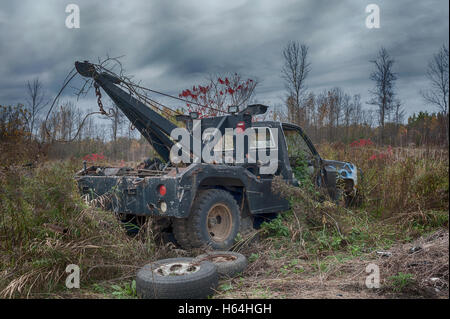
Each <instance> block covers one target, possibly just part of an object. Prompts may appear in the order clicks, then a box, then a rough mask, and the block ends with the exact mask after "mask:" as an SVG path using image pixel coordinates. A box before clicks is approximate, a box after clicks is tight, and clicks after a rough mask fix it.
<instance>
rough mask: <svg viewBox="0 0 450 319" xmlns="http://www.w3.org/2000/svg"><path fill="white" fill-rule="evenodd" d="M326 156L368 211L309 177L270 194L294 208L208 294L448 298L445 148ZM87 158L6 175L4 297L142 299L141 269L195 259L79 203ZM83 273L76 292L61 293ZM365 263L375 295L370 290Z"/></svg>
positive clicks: (325, 148)
mask: <svg viewBox="0 0 450 319" xmlns="http://www.w3.org/2000/svg"><path fill="white" fill-rule="evenodd" d="M319 151H320V153H321V154H322V156H323V157H324V158H327V159H336V160H346V161H352V162H353V163H355V164H356V165H357V166H358V167H360V168H361V169H362V171H363V172H364V175H363V178H362V179H361V180H360V185H359V190H360V192H361V194H362V198H363V200H362V205H361V206H359V207H357V208H355V207H352V208H348V209H347V208H344V207H343V206H342V205H336V204H335V203H333V202H331V201H328V200H325V201H322V202H319V201H316V200H314V198H315V196H317V191H316V190H315V189H313V188H311V187H309V186H308V184H307V182H306V181H305V182H304V183H305V184H304V186H305V187H302V188H293V187H290V186H287V185H285V184H284V183H283V182H282V181H276V182H274V186H273V187H274V190H275V191H277V192H280V193H281V194H282V195H283V196H286V197H287V198H289V199H290V200H291V204H292V209H291V210H290V211H288V212H285V213H283V214H282V215H280V216H279V217H277V218H276V219H274V220H273V221H272V222H270V223H265V224H263V225H262V227H261V228H260V229H259V230H257V231H255V232H254V233H253V234H252V235H251V236H250V237H248V238H240V240H239V241H238V242H237V243H236V246H235V250H237V251H241V252H242V253H244V254H245V255H246V256H247V258H248V259H249V266H248V268H247V270H246V271H245V272H244V273H242V274H241V275H240V276H238V277H236V278H230V279H228V280H222V281H221V283H220V286H219V288H218V291H217V294H216V295H215V296H214V297H213V298H448V195H449V179H448V173H449V172H448V170H449V162H448V150H442V149H418V148H390V147H376V146H373V145H362V144H361V145H353V146H350V145H344V144H323V145H320V146H319ZM80 163H81V160H80V159H72V160H66V161H46V162H43V163H39V164H36V165H35V166H33V167H24V166H14V165H10V166H8V167H5V168H3V169H2V170H1V171H0V183H1V187H0V203H1V204H0V210H1V215H0V216H1V219H0V239H1V241H0V243H1V247H0V249H1V255H0V297H1V298H136V292H135V288H134V281H133V280H134V276H135V272H136V270H137V269H138V268H139V267H140V266H142V265H143V264H145V263H147V262H149V261H153V260H156V259H160V258H163V257H174V256H191V255H196V254H199V253H200V251H191V252H189V251H184V250H181V249H179V248H178V247H176V246H174V245H173V244H162V243H161V240H160V238H159V236H158V233H157V232H156V231H155V227H154V226H153V223H152V221H148V222H147V223H146V225H145V226H144V227H143V228H142V229H141V231H140V233H139V234H138V235H137V236H136V237H129V236H127V235H126V234H125V232H124V230H123V227H121V225H120V224H119V222H118V221H117V220H116V219H115V217H114V216H112V215H111V214H110V213H108V212H104V211H102V210H101V209H99V208H96V207H94V206H93V205H92V203H89V202H86V201H84V200H83V199H81V198H80V196H79V194H78V192H77V188H76V184H75V181H74V180H73V174H74V172H75V171H76V170H77V169H79V168H80ZM68 264H77V265H79V266H80V267H81V287H80V289H71V290H69V289H67V288H66V287H65V285H64V283H65V278H66V276H67V274H66V273H65V267H66V265H68ZM369 264H374V265H376V266H378V268H379V273H380V287H379V288H375V289H369V288H367V286H366V283H365V282H366V278H367V276H368V275H369V272H370V271H369V272H366V267H367V266H368V265H369Z"/></svg>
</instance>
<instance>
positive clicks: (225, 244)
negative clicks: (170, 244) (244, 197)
mask: <svg viewBox="0 0 450 319" xmlns="http://www.w3.org/2000/svg"><path fill="white" fill-rule="evenodd" d="M239 227H240V211H239V206H238V204H237V203H236V201H235V199H234V197H233V196H232V195H231V194H230V193H228V192H226V191H224V190H221V189H208V190H204V191H200V192H199V193H198V195H197V197H196V199H195V201H194V204H193V206H192V209H191V212H190V214H189V217H188V218H176V219H174V221H173V232H174V235H175V238H176V240H177V242H178V243H179V244H180V245H181V246H182V247H183V248H186V249H190V248H197V247H202V246H210V247H211V248H213V249H216V250H217V249H221V250H227V249H229V248H231V246H232V245H233V244H234V240H235V238H236V235H237V234H238V232H239Z"/></svg>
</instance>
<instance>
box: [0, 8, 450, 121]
mask: <svg viewBox="0 0 450 319" xmlns="http://www.w3.org/2000/svg"><path fill="white" fill-rule="evenodd" d="M69 3H74V4H77V5H79V8H80V17H81V20H80V28H79V29H68V28H66V26H65V20H66V17H67V15H68V14H67V13H65V8H66V5H67V4H69ZM370 3H375V4H377V5H378V6H379V7H380V18H381V21H380V23H381V25H380V28H379V29H368V28H366V25H365V20H366V17H367V15H368V14H367V13H366V12H365V8H366V6H367V5H368V4H370ZM448 37H449V7H448V1H447V0H421V1H392V0H390V1H387V0H384V1H381V0H372V1H362V0H351V1H318V0H308V1H307V0H304V1H275V0H252V1H250V0H248V1H246V0H227V1H191V0H182V1H178V0H170V1H156V0H150V1H132V0H127V1H121V0H109V1H92V0H90V1H81V0H78V1H75V0H73V1H61V0H55V1H50V0H49V1H47V0H45V1H44V0H42V1H25V0H21V1H13V0H11V1H8V0H0V58H1V60H0V75H1V77H0V104H16V103H18V102H22V103H23V102H24V100H25V99H24V93H25V85H26V82H27V81H28V80H32V79H33V78H35V77H39V79H40V80H42V82H43V83H44V86H45V88H46V90H47V93H48V95H49V97H52V96H54V95H55V94H56V93H57V92H58V91H59V89H60V87H61V84H62V82H63V80H64V78H65V76H66V75H67V73H68V71H69V70H70V69H71V68H72V67H73V62H74V61H76V60H94V61H96V60H97V57H102V56H105V55H106V54H109V55H110V56H122V55H124V57H123V58H122V63H123V65H124V68H125V70H126V72H127V73H128V74H133V75H134V76H135V79H136V80H141V81H142V83H143V84H144V85H145V86H147V87H150V88H153V89H158V90H162V91H164V92H168V93H172V94H178V93H179V92H180V91H181V90H182V89H184V88H187V87H192V85H194V84H201V83H202V81H203V80H204V78H205V76H206V75H207V74H208V73H217V72H223V71H231V72H238V73H241V74H243V75H245V76H248V77H252V78H256V79H257V80H258V81H259V83H260V84H259V86H258V88H257V91H256V99H257V100H258V101H259V102H264V103H266V104H268V105H276V104H280V103H282V99H283V97H284V96H285V94H286V92H285V89H284V85H283V82H282V79H281V67H282V63H283V60H282V49H283V47H284V46H285V45H286V43H287V42H288V41H290V40H294V41H299V42H300V43H305V44H306V45H308V46H309V47H310V51H309V52H310V61H311V72H310V75H309V77H308V78H307V86H308V89H309V90H311V91H313V92H315V93H319V92H321V91H322V90H324V89H326V88H332V87H335V86H340V87H341V88H342V89H343V90H344V91H346V92H348V93H350V94H356V93H359V94H361V96H362V101H363V102H366V101H367V100H368V99H369V93H368V91H369V89H371V88H372V87H373V83H372V82H371V81H370V80H369V74H370V71H371V69H372V66H371V64H370V63H369V60H371V59H373V58H374V57H375V56H376V53H377V51H378V50H379V48H380V47H381V46H384V47H385V48H386V49H387V50H388V51H389V53H390V54H391V55H392V56H393V57H394V58H395V60H396V64H395V67H394V70H395V72H397V74H398V78H399V79H398V81H397V88H398V96H399V98H400V99H401V101H402V103H403V105H404V108H405V110H406V111H407V113H408V114H412V113H413V112H417V111H419V110H429V111H435V109H434V108H432V107H429V106H427V105H425V104H424V102H423V100H422V98H421V96H420V94H419V90H420V89H421V88H424V87H426V86H427V81H426V78H425V77H424V74H425V71H426V65H427V62H428V60H429V59H430V58H431V57H432V55H433V54H434V53H435V52H436V51H438V49H439V47H440V46H442V44H444V43H445V44H446V45H448ZM74 85H76V83H75V84H74ZM64 94H65V95H67V96H69V95H71V94H73V90H71V89H70V88H69V89H68V90H66V91H65V92H64ZM91 95H93V93H92V94H91ZM80 105H81V107H84V108H87V107H91V108H94V107H96V105H95V104H94V100H93V96H89V97H87V98H85V99H84V100H83V101H80ZM172 105H173V106H177V103H176V102H175V103H173V104H172Z"/></svg>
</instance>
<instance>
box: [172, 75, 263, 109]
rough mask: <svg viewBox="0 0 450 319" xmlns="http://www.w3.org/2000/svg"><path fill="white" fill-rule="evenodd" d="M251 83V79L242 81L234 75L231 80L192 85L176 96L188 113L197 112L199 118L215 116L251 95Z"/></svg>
mask: <svg viewBox="0 0 450 319" xmlns="http://www.w3.org/2000/svg"><path fill="white" fill-rule="evenodd" d="M253 82H254V81H253V80H251V79H247V80H246V81H243V80H241V78H240V77H239V75H238V74H234V75H233V77H232V78H228V77H225V78H221V77H219V78H218V79H217V80H216V81H215V80H211V82H210V84H208V85H205V86H202V85H197V86H196V85H194V86H193V87H192V89H186V90H183V91H182V92H181V93H180V94H179V95H178V96H179V97H180V98H182V99H184V100H186V106H187V108H188V111H189V112H198V113H199V115H200V117H208V116H217V115H221V114H222V113H226V112H227V109H228V106H229V105H234V104H236V103H239V99H241V98H246V95H248V94H250V95H251V93H252V91H253V90H252V88H253V87H254V84H252V83H253ZM219 110H221V111H219Z"/></svg>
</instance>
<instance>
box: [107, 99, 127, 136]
mask: <svg viewBox="0 0 450 319" xmlns="http://www.w3.org/2000/svg"><path fill="white" fill-rule="evenodd" d="M109 112H110V114H111V116H110V117H109V118H108V119H109V121H110V122H111V133H112V139H113V141H114V142H116V141H117V134H118V132H119V130H120V128H121V126H122V124H123V122H124V119H125V115H123V113H122V112H121V111H120V109H119V107H118V106H117V105H116V104H115V103H114V104H113V107H112V108H110V110H109Z"/></svg>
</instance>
